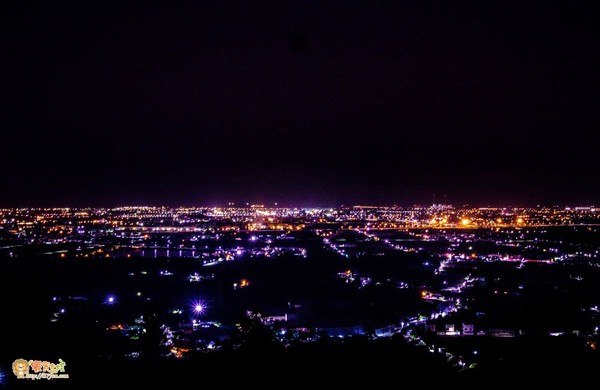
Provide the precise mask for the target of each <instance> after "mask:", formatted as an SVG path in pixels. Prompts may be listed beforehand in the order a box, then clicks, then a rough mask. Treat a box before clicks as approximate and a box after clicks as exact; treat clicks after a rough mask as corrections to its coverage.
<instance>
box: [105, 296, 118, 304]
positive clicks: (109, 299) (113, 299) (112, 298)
mask: <svg viewBox="0 0 600 390" xmlns="http://www.w3.org/2000/svg"><path fill="white" fill-rule="evenodd" d="M116 302H117V298H116V297H115V296H114V295H109V296H107V297H106V300H105V301H104V303H106V304H107V305H114V304H115V303H116Z"/></svg>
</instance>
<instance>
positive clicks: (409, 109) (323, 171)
mask: <svg viewBox="0 0 600 390" xmlns="http://www.w3.org/2000/svg"><path fill="white" fill-rule="evenodd" d="M7 3H9V2H2V4H1V5H0V29H1V30H0V36H1V38H0V42H1V44H2V46H1V48H2V49H1V50H2V59H1V60H0V69H1V73H0V74H1V87H0V88H1V89H0V99H1V100H0V103H1V105H0V107H1V117H0V126H1V129H2V138H1V144H0V145H1V151H0V164H1V170H0V207H12V206H116V205H146V204H151V205H172V206H178V205H226V204H227V202H231V201H233V202H238V204H239V202H250V203H264V204H273V202H279V204H280V205H297V206H318V205H321V206H337V205H342V204H344V205H351V204H398V205H405V206H409V205H412V204H430V203H431V202H432V201H433V194H436V202H437V203H441V202H442V201H443V199H444V198H443V197H444V194H446V199H447V201H448V202H449V203H453V204H456V205H460V204H464V203H468V204H471V205H536V204H545V205H552V204H561V205H590V204H595V205H599V204H600V163H599V162H598V155H599V145H600V142H599V141H600V135H599V130H600V127H599V125H600V119H599V118H600V99H599V90H598V89H599V87H600V61H599V60H600V54H599V50H600V39H599V38H600V23H598V15H597V12H595V11H594V12H593V11H592V10H591V9H586V8H585V7H583V6H581V5H576V4H571V3H572V2H565V4H563V5H561V6H554V5H550V4H549V3H553V4H554V3H555V2H541V3H539V4H537V5H532V4H529V5H526V6H525V7H526V8H523V7H524V5H523V4H522V3H523V2H522V1H516V2H497V4H495V5H490V4H480V3H487V2H473V3H464V2H460V4H459V2H454V1H444V2H441V3H440V4H438V5H433V4H432V3H430V2H422V1H419V2H415V3H413V4H410V3H407V2H389V3H387V2H386V3H378V2H375V1H366V2H362V4H358V3H353V2H348V1H297V2H280V1H272V2H269V3H272V4H268V3H262V4H261V3H256V2H233V3H232V2H221V1H198V2H190V3H184V4H180V5H173V4H172V2H164V4H163V5H161V6H155V5H150V4H149V3H146V2H139V3H136V4H132V3H130V2H127V3H129V4H121V3H125V2H116V3H112V4H106V2H88V1H80V2H72V3H68V2H61V1H57V2H55V1H46V2H44V3H40V4H36V3H34V2H28V3H30V4H23V3H25V2H22V1H13V2H10V3H12V4H7ZM92 3H93V4H92ZM224 3H226V4H227V5H225V4H224ZM395 3H402V5H401V6H399V5H398V4H395ZM422 3H427V4H422Z"/></svg>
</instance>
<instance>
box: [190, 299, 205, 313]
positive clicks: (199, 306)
mask: <svg viewBox="0 0 600 390" xmlns="http://www.w3.org/2000/svg"><path fill="white" fill-rule="evenodd" d="M191 307H192V312H193V313H194V315H196V316H199V315H201V314H204V313H205V312H206V303H204V302H203V301H202V300H195V301H192V304H191Z"/></svg>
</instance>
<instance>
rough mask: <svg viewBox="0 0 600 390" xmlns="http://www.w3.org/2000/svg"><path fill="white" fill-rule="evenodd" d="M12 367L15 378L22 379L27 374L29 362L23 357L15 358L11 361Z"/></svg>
mask: <svg viewBox="0 0 600 390" xmlns="http://www.w3.org/2000/svg"><path fill="white" fill-rule="evenodd" d="M12 369H13V373H14V374H15V375H16V376H17V378H19V379H23V378H25V376H26V375H27V374H29V363H27V360H25V359H17V360H15V361H14V362H13V364H12Z"/></svg>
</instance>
